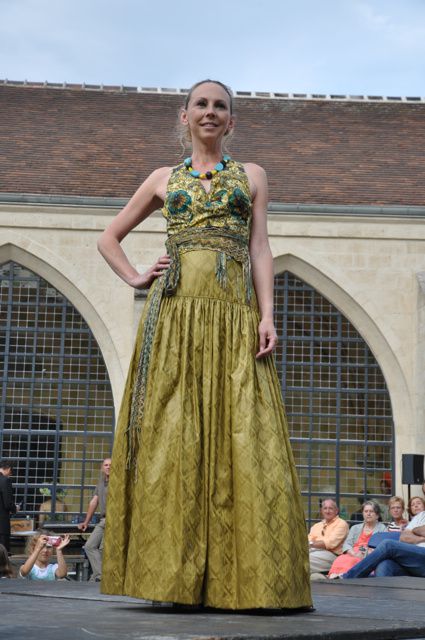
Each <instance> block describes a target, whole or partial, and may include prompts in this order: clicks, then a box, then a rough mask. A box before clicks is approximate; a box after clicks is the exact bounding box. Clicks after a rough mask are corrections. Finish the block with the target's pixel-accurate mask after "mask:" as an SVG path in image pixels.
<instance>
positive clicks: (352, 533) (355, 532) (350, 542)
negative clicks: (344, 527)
mask: <svg viewBox="0 0 425 640" xmlns="http://www.w3.org/2000/svg"><path fill="white" fill-rule="evenodd" d="M362 526H363V525H362V524H360V525H358V524H355V525H354V526H353V527H351V529H350V530H349V532H348V536H347V538H346V540H345V542H344V544H343V545H342V552H343V553H348V554H349V555H352V553H350V551H352V549H353V546H354V543H355V542H356V541H357V539H358V537H359V535H360V531H361V527H362Z"/></svg>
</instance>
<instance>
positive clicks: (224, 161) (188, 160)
mask: <svg viewBox="0 0 425 640" xmlns="http://www.w3.org/2000/svg"><path fill="white" fill-rule="evenodd" d="M230 159H231V158H230V156H227V155H225V156H223V158H222V160H221V162H217V164H216V165H215V167H214V169H211V171H205V173H201V172H200V171H196V170H195V169H193V167H192V158H186V160H185V161H184V166H185V167H186V169H187V170H188V171H189V173H190V175H191V176H193V178H199V179H200V180H211V178H212V177H213V176H215V174H216V173H219V172H220V171H223V169H225V168H226V165H227V163H228V162H229V160H230Z"/></svg>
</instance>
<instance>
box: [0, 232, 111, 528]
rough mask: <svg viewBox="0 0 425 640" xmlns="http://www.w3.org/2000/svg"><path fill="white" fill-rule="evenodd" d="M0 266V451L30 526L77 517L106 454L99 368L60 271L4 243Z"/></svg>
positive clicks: (104, 394)
mask: <svg viewBox="0 0 425 640" xmlns="http://www.w3.org/2000/svg"><path fill="white" fill-rule="evenodd" d="M0 265H1V266H0V284H1V287H0V291H1V301H2V309H3V310H4V313H3V315H2V319H3V322H2V331H1V352H2V359H1V360H2V378H1V387H2V393H1V394H0V395H1V401H0V454H1V455H2V457H6V458H13V459H14V460H15V478H16V480H15V488H16V491H17V496H18V501H21V502H22V505H23V509H24V510H25V511H26V513H27V514H31V515H33V516H34V518H35V521H36V524H41V523H42V517H44V516H45V513H44V512H45V511H48V512H49V514H50V516H48V519H49V517H54V518H57V519H60V518H64V517H65V516H64V515H63V514H64V513H65V512H68V514H69V518H75V517H76V516H77V515H78V514H81V513H82V511H83V510H85V505H86V503H87V498H88V497H89V496H90V494H91V492H92V489H93V486H94V485H95V484H96V483H97V481H98V478H99V465H100V462H101V461H102V460H103V459H104V458H105V457H109V456H110V454H111V450H112V440H113V433H114V403H113V393H112V388H111V383H110V377H109V374H108V371H107V367H106V363H105V360H104V358H103V354H102V351H101V349H100V346H99V344H98V342H97V340H96V337H95V336H94V334H93V331H92V329H91V327H90V326H89V325H88V323H87V321H86V319H85V318H84V316H83V315H82V314H81V312H80V311H79V309H78V308H77V307H76V305H74V304H73V302H72V300H70V297H69V291H70V288H69V287H68V290H67V294H68V295H66V294H65V293H64V288H66V287H63V286H62V287H61V286H60V285H61V274H60V273H59V274H58V273H57V272H56V270H55V269H52V268H50V269H49V268H48V267H49V265H47V267H46V264H45V263H44V262H43V261H42V260H40V259H38V258H37V257H35V256H32V255H30V254H29V253H28V252H25V251H23V250H22V249H21V248H19V247H16V246H14V245H12V244H9V245H6V246H3V247H1V248H0ZM65 280H66V279H65V278H64V277H63V276H62V282H64V281H65ZM58 284H59V286H58ZM42 496H43V497H44V498H45V497H48V498H49V500H47V502H46V501H45V502H42V501H43V497H42ZM65 496H66V501H65Z"/></svg>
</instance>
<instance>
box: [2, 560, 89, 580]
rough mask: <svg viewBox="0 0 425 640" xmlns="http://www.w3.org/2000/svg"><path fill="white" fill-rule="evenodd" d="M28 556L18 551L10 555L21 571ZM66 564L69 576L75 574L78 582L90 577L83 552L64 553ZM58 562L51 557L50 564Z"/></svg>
mask: <svg viewBox="0 0 425 640" xmlns="http://www.w3.org/2000/svg"><path fill="white" fill-rule="evenodd" d="M27 557H28V556H26V555H25V554H23V553H16V554H14V555H11V556H10V558H9V559H10V561H11V563H12V564H13V565H14V566H15V567H16V568H17V570H18V571H19V569H20V567H22V565H23V564H24V562H25V560H26V559H27ZM63 557H64V559H65V562H66V566H67V567H69V569H68V576H69V577H71V576H73V575H75V580H78V582H84V581H86V580H88V579H89V566H90V565H89V561H88V560H87V558H86V557H85V556H83V555H82V554H81V553H79V554H72V553H68V554H64V555H63ZM55 562H56V558H51V559H50V564H54V563H55Z"/></svg>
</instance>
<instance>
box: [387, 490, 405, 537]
mask: <svg viewBox="0 0 425 640" xmlns="http://www.w3.org/2000/svg"><path fill="white" fill-rule="evenodd" d="M404 510H405V504H404V500H403V498H399V497H398V496H393V497H392V498H390V500H389V502H388V512H389V517H390V518H391V521H390V522H389V523H388V524H387V531H402V530H403V529H404V528H405V527H406V525H407V524H408V523H409V521H408V520H406V518H403V514H404Z"/></svg>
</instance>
